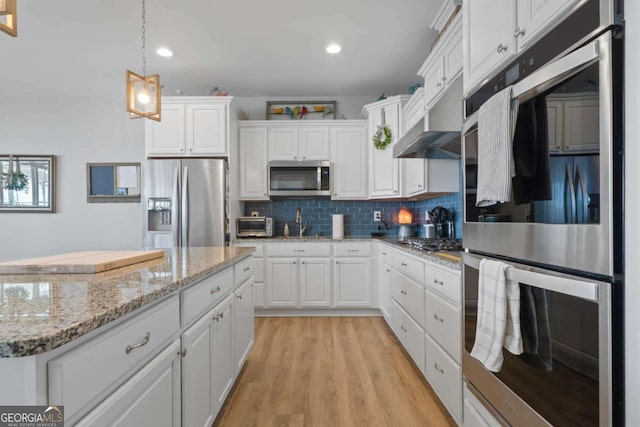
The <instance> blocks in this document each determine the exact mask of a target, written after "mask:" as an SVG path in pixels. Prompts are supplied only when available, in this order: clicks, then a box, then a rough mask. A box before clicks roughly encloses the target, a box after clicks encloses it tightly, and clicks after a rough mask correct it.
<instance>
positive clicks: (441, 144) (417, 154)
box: [393, 119, 462, 159]
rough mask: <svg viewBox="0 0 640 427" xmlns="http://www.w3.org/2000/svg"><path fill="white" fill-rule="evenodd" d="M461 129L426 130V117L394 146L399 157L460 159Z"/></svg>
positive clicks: (394, 152)
mask: <svg viewBox="0 0 640 427" xmlns="http://www.w3.org/2000/svg"><path fill="white" fill-rule="evenodd" d="M461 151H462V150H461V145H460V131H427V132H425V131H424V119H421V120H420V121H419V122H418V123H416V125H415V126H414V127H412V128H411V129H410V130H409V131H408V132H407V133H406V134H405V135H404V136H403V137H402V138H400V141H398V142H397V143H396V145H395V146H394V147H393V157H395V158H398V159H413V158H419V159H459V158H460V153H461Z"/></svg>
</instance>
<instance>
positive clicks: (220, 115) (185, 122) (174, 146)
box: [145, 96, 233, 157]
mask: <svg viewBox="0 0 640 427" xmlns="http://www.w3.org/2000/svg"><path fill="white" fill-rule="evenodd" d="M232 99H233V97H231V96H216V97H195V96H194V97H169V96H165V97H163V98H162V121H161V122H154V121H151V120H147V121H145V149H146V155H147V157H163V156H179V157H184V156H203V155H214V156H226V155H228V153H229V132H230V129H229V116H230V105H231V100H232Z"/></svg>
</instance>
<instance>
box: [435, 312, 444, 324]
mask: <svg viewBox="0 0 640 427" xmlns="http://www.w3.org/2000/svg"><path fill="white" fill-rule="evenodd" d="M433 318H434V319H436V320H437V321H438V322H440V323H444V319H443V318H442V317H440V316H438V314H437V313H436V314H434V315H433Z"/></svg>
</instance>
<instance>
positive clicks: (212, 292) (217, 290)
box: [211, 286, 222, 295]
mask: <svg viewBox="0 0 640 427" xmlns="http://www.w3.org/2000/svg"><path fill="white" fill-rule="evenodd" d="M221 290H222V289H221V288H220V286H218V287H217V288H215V289H211V295H213V294H215V293H216V292H220V291H221Z"/></svg>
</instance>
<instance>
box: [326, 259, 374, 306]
mask: <svg viewBox="0 0 640 427" xmlns="http://www.w3.org/2000/svg"><path fill="white" fill-rule="evenodd" d="M334 268H335V270H334V271H335V274H334V287H335V305H336V307H369V306H370V305H371V293H370V290H369V280H370V279H369V277H370V270H371V261H370V260H369V259H355V258H339V259H336V262H335V265H334Z"/></svg>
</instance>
